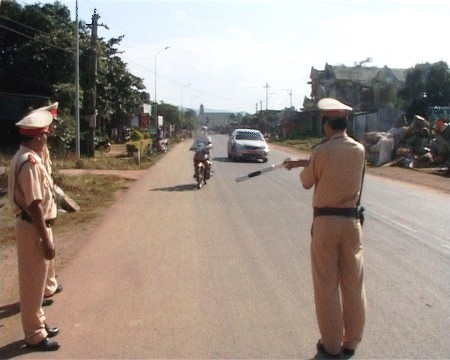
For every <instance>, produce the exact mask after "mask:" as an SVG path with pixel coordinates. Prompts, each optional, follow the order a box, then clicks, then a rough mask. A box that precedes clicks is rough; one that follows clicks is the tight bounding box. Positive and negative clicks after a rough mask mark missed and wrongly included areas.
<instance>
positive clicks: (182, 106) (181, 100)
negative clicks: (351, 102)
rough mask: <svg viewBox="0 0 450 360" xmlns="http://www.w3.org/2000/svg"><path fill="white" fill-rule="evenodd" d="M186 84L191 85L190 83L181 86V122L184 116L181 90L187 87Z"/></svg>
mask: <svg viewBox="0 0 450 360" xmlns="http://www.w3.org/2000/svg"><path fill="white" fill-rule="evenodd" d="M188 86H191V84H187V85H184V86H183V87H182V88H181V106H180V109H181V123H183V118H184V116H183V90H184V88H187V87H188Z"/></svg>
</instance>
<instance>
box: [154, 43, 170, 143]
mask: <svg viewBox="0 0 450 360" xmlns="http://www.w3.org/2000/svg"><path fill="white" fill-rule="evenodd" d="M167 49H169V46H166V47H165V48H163V49H161V50H159V51H158V52H157V53H156V55H155V137H156V134H157V132H158V99H157V97H156V78H157V75H156V60H157V59H158V55H159V54H160V53H161V52H163V51H164V50H167ZM154 145H155V146H156V141H155V144H154Z"/></svg>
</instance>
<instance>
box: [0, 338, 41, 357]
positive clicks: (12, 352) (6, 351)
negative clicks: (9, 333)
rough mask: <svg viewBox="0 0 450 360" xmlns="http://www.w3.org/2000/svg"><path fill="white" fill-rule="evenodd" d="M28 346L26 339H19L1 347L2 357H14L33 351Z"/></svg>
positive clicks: (0, 353)
mask: <svg viewBox="0 0 450 360" xmlns="http://www.w3.org/2000/svg"><path fill="white" fill-rule="evenodd" d="M33 351H34V350H30V349H28V348H27V347H26V345H25V341H24V340H17V341H14V342H12V343H10V344H8V345H5V346H2V347H1V348H0V358H1V359H14V358H16V357H18V356H20V355H24V354H28V353H30V352H33Z"/></svg>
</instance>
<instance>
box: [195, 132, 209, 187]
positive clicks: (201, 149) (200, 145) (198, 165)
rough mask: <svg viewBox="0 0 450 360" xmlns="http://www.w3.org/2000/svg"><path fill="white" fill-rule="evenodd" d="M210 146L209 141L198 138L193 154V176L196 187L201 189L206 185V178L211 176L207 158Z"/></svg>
mask: <svg viewBox="0 0 450 360" xmlns="http://www.w3.org/2000/svg"><path fill="white" fill-rule="evenodd" d="M211 148H212V145H211V142H209V143H207V142H205V141H202V140H198V141H197V143H196V147H195V154H194V171H195V172H194V178H195V180H197V189H201V188H202V186H203V185H206V180H209V178H210V177H211V165H212V162H211V161H210V160H209V150H210V149H211Z"/></svg>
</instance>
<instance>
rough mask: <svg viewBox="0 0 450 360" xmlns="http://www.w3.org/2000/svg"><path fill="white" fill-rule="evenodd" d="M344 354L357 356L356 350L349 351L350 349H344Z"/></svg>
mask: <svg viewBox="0 0 450 360" xmlns="http://www.w3.org/2000/svg"><path fill="white" fill-rule="evenodd" d="M342 353H343V354H344V355H346V356H353V355H355V349H349V348H345V347H343V348H342Z"/></svg>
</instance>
